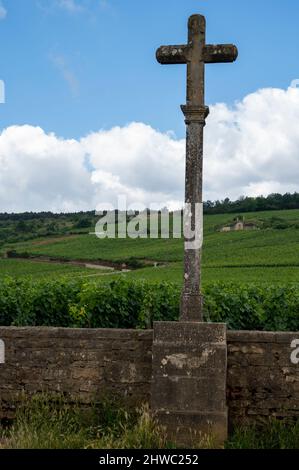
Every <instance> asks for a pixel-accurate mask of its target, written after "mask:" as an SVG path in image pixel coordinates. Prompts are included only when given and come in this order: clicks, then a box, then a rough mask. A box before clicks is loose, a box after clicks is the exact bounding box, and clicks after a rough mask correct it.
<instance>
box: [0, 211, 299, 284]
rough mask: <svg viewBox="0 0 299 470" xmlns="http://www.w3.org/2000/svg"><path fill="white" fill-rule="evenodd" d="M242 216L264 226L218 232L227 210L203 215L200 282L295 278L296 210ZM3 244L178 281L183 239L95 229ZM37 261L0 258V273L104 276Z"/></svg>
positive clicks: (298, 255) (298, 263)
mask: <svg viewBox="0 0 299 470" xmlns="http://www.w3.org/2000/svg"><path fill="white" fill-rule="evenodd" d="M240 215H242V214H240ZM245 216H246V221H249V222H250V221H254V222H261V221H262V222H263V223H264V224H265V225H267V226H268V228H266V229H259V230H252V231H241V232H227V233H220V232H219V231H218V230H217V229H218V228H219V227H220V226H222V225H225V224H227V223H229V222H230V221H231V220H232V219H231V215H230V214H220V215H207V216H205V218H204V246H203V260H202V262H203V284H207V283H210V282H212V281H237V282H241V283H250V282H259V283H280V282H286V283H292V282H299V229H298V228H296V227H295V226H292V224H294V225H295V224H296V223H298V221H299V210H284V211H267V212H257V213H250V214H246V215H245ZM277 221H280V225H284V224H285V227H284V229H277V228H273V227H272V226H271V224H272V225H273V226H275V223H276V224H277ZM7 249H10V250H15V251H16V252H17V253H19V254H22V253H23V254H26V256H28V255H30V256H37V257H38V256H46V257H49V258H60V259H65V260H90V261H98V262H99V263H100V262H101V261H108V262H109V261H110V262H113V263H118V264H119V265H120V267H121V265H122V264H123V263H126V264H127V265H128V268H130V267H133V268H136V267H138V268H139V269H134V270H131V271H130V272H127V273H123V274H112V275H111V276H112V277H118V276H120V275H121V276H126V277H128V278H139V279H140V278H142V279H147V280H168V281H172V282H176V283H181V282H182V273H183V241H182V239H171V238H170V239H161V238H159V239H149V238H140V239H135V240H134V239H130V238H127V239H108V238H107V239H98V238H97V237H96V236H95V235H90V234H81V235H80V234H78V235H75V236H74V235H73V236H64V237H61V238H57V237H56V238H55V237H52V238H51V237H46V238H39V239H34V240H31V241H26V242H18V243H15V244H9V245H7V246H6V247H5V249H4V250H7ZM2 250H3V249H2ZM136 262H137V264H136ZM13 263H15V264H13ZM154 263H155V264H156V266H155V267H154V266H153V264H154ZM36 264H37V263H36ZM36 264H34V263H33V262H32V261H28V260H8V261H5V260H2V261H1V263H0V275H1V274H2V275H3V274H12V275H14V276H15V275H16V276H21V275H23V274H24V275H25V274H31V275H41V274H43V273H44V274H47V275H60V274H61V275H64V274H67V275H76V276H77V275H82V276H88V275H89V274H90V275H94V276H95V277H96V278H97V279H99V280H101V279H102V278H104V277H105V278H106V276H102V274H103V273H102V272H101V271H98V270H97V271H95V270H90V271H89V270H88V269H84V268H78V267H74V266H68V265H59V264H52V265H51V263H43V264H42V263H40V265H39V266H36ZM42 266H43V268H42Z"/></svg>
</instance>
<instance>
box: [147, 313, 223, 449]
mask: <svg viewBox="0 0 299 470" xmlns="http://www.w3.org/2000/svg"><path fill="white" fill-rule="evenodd" d="M225 338H226V326H225V325H223V324H208V323H199V322H182V321H180V322H156V323H154V342H153V366H152V367H153V379H152V393H151V407H152V411H153V413H154V415H155V416H156V418H157V419H158V420H159V422H160V424H161V425H163V426H166V430H167V433H168V436H169V438H170V439H174V441H175V442H177V443H178V444H184V445H191V444H192V443H194V439H195V436H199V435H202V434H204V433H207V432H209V433H210V434H212V435H213V436H214V437H215V439H216V441H218V442H221V440H222V442H223V436H224V437H226V432H227V431H226V430H227V409H226V342H225ZM216 365H217V367H215V366H216Z"/></svg>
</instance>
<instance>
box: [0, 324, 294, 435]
mask: <svg viewBox="0 0 299 470" xmlns="http://www.w3.org/2000/svg"><path fill="white" fill-rule="evenodd" d="M198 325H199V324H198V322H194V323H192V322H191V323H190V322H187V323H184V322H170V323H168V322H162V323H159V322H158V323H156V324H155V332H154V335H155V346H154V352H155V354H154V361H153V365H154V368H155V376H156V378H157V380H160V378H161V379H163V377H164V376H166V378H167V379H166V380H164V379H165V378H164V379H163V383H162V384H161V386H160V389H159V388H158V389H157V394H158V395H157V396H158V398H159V396H160V398H161V402H160V406H161V408H163V409H164V408H165V407H166V405H167V406H168V404H171V403H173V407H172V410H171V413H172V414H173V413H176V412H177V411H178V406H181V407H183V403H184V402H183V399H185V398H184V397H186V398H187V404H188V403H189V402H190V404H188V406H190V405H192V407H193V408H195V406H197V405H200V406H206V407H208V408H210V411H209V412H210V413H211V414H213V411H212V410H211V408H213V407H214V406H213V403H212V402H210V396H211V397H213V394H214V393H216V394H217V396H218V400H219V404H220V406H223V401H222V399H221V398H219V396H220V395H221V393H222V389H221V387H220V391H217V392H214V391H215V390H219V388H218V385H217V383H215V381H214V378H215V375H216V374H217V375H219V373H220V372H219V371H221V363H222V359H223V354H224V351H225V349H226V343H227V350H228V365H227V404H228V407H229V423H230V425H231V426H232V425H234V424H237V423H240V422H242V423H249V424H251V423H255V422H259V421H261V420H263V419H265V418H267V417H268V416H277V417H279V418H287V419H290V418H299V364H292V362H291V360H290V356H291V352H292V348H291V342H292V341H293V340H294V339H297V338H299V333H296V332H294V333H279V332H260V331H250V332H246V331H240V332H236V331H228V332H227V333H225V331H224V329H223V326H222V325H216V324H213V325H210V324H201V325H200V328H197V326H198ZM226 336H227V340H226ZM0 339H2V340H4V342H5V361H6V362H5V364H0V399H1V401H2V411H1V412H0V417H1V416H2V417H4V416H7V417H9V416H12V414H13V409H12V408H11V403H12V402H13V400H14V399H15V398H16V397H17V396H18V395H19V394H20V393H22V392H24V391H25V392H26V393H27V394H32V393H36V392H39V391H45V392H49V393H52V392H53V393H54V392H61V393H64V394H65V395H66V397H67V398H68V399H70V400H81V401H82V403H90V401H91V400H92V399H94V398H95V397H96V396H99V395H101V394H107V393H108V394H110V396H116V395H119V396H122V397H124V398H126V399H127V400H128V402H130V403H131V404H132V405H140V404H141V403H142V402H144V401H148V400H150V393H151V374H152V341H153V331H137V330H110V329H109V330H106V329H104V330H101V329H100V330H96V329H95V330H88V329H74V330H73V329H65V328H15V327H4V328H0ZM174 345H175V347H174ZM163 359H164V361H163ZM162 361H163V362H162ZM209 371H210V374H209ZM171 377H172V378H174V380H177V382H171V383H170V384H169V383H168V381H170V380H171V379H170V378H171ZM206 378H207V380H208V381H209V380H210V381H211V382H210V383H211V386H210V387H206V388H203V389H202V388H201V386H202V382H204V381H205V380H206ZM197 380H198V384H197ZM173 385H174V387H173ZM177 386H178V387H179V388H176V387H177ZM180 387H181V388H182V390H185V392H184V393H185V394H184V395H182V394H181V389H180ZM159 390H160V391H159ZM188 394H189V395H188ZM215 396H216V395H215ZM153 399H154V397H153ZM216 402H217V401H216ZM165 403H166V405H165ZM176 403H178V406H177V405H176ZM158 405H159V403H157V404H155V407H158ZM162 405H163V406H162ZM187 408H188V407H187V406H186V407H185V410H184V411H183V413H184V412H187V411H188V409H187ZM163 413H165V411H163V410H162V409H161V415H163ZM194 413H195V411H194ZM196 413H198V411H196ZM216 414H217V413H216ZM220 415H221V413H220ZM220 415H219V416H220ZM200 416H201V418H202V415H201V414H200ZM163 419H164V418H163ZM165 419H166V418H165ZM197 419H198V420H199V419H200V418H197ZM186 420H187V418H186ZM186 426H187V425H186ZM186 429H187V431H186V432H187V433H188V432H189V431H188V426H187V428H186Z"/></svg>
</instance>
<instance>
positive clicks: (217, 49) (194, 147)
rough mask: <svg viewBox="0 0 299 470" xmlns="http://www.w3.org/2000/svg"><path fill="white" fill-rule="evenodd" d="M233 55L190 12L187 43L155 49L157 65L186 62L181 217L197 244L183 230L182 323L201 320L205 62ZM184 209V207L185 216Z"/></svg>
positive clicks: (233, 50) (230, 47) (234, 51)
mask: <svg viewBox="0 0 299 470" xmlns="http://www.w3.org/2000/svg"><path fill="white" fill-rule="evenodd" d="M237 56H238V50H237V48H236V46H234V45H232V44H216V45H207V44H206V20H205V17H204V16H202V15H192V16H190V18H189V20H188V44H184V45H175V46H161V47H160V48H159V49H158V50H157V52H156V58H157V61H158V62H159V63H160V64H187V96H186V100H187V103H186V105H183V106H182V111H183V113H184V115H185V122H186V126H187V130H186V176H185V203H186V205H190V207H188V213H190V217H189V218H186V221H185V220H184V225H186V226H187V227H188V232H189V233H191V231H192V232H193V233H195V239H197V243H194V244H193V246H192V247H190V241H191V240H190V239H189V237H188V236H187V234H186V231H185V230H184V235H185V249H184V287H183V292H182V296H181V309H180V320H181V321H183V322H186V321H202V320H203V297H202V295H201V292H200V291H201V243H199V239H200V238H201V235H200V234H201V233H202V227H200V226H199V225H200V224H202V221H201V220H197V218H196V214H197V213H198V212H197V211H198V207H199V206H201V204H202V184H203V176H202V170H203V128H204V126H205V119H206V117H207V115H208V113H209V108H208V107H207V106H205V99H204V94H205V89H204V88H205V86H204V85H205V63H216V62H233V61H234V60H236V58H237ZM200 210H201V209H200ZM186 212H187V211H186V209H185V215H186ZM192 241H195V240H192Z"/></svg>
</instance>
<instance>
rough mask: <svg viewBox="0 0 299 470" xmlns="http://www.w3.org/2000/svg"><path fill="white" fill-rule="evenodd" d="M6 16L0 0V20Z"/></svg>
mask: <svg viewBox="0 0 299 470" xmlns="http://www.w3.org/2000/svg"><path fill="white" fill-rule="evenodd" d="M6 16H7V10H6V8H5V6H4V5H3V3H2V2H1V1H0V20H4V19H5V18H6Z"/></svg>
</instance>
